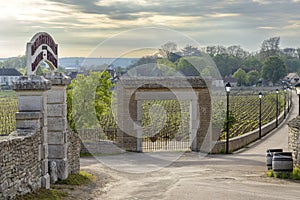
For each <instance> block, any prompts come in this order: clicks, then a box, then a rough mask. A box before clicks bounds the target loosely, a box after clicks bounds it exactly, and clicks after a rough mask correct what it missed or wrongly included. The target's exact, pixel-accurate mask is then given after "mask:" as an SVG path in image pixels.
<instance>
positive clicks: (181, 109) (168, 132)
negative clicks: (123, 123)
mask: <svg viewBox="0 0 300 200" xmlns="http://www.w3.org/2000/svg"><path fill="white" fill-rule="evenodd" d="M283 99H284V95H283V93H281V94H279V109H280V111H283V105H284V101H283ZM0 103H1V104H0V120H1V123H0V134H9V133H10V132H11V131H13V130H15V112H16V111H17V100H16V97H15V96H14V95H13V94H9V95H2V96H0ZM142 106H143V122H142V124H143V133H144V136H145V137H147V138H149V139H150V140H156V139H157V138H164V137H167V138H169V139H173V138H175V139H176V140H181V139H182V138H184V137H187V136H188V134H187V133H189V123H190V122H189V121H190V116H189V102H188V101H186V102H178V101H174V100H169V101H168V100H159V101H144V102H143V105H142ZM212 107H213V115H212V118H213V121H212V122H213V123H212V126H213V128H216V127H217V128H218V129H219V131H220V132H221V133H222V132H223V134H221V135H220V139H224V138H225V137H224V135H225V134H224V130H222V128H223V125H224V122H225V113H226V102H225V101H220V100H218V99H213V100H212ZM230 111H231V116H232V117H233V118H234V121H235V123H233V125H232V126H231V128H230V137H235V136H239V135H242V134H244V133H247V132H249V131H252V130H254V129H257V128H258V124H259V98H258V96H257V94H250V93H234V92H232V93H231V95H230ZM275 116H276V95H275V94H273V93H265V95H264V96H263V98H262V124H266V123H268V122H270V121H272V120H273V119H275ZM115 121H116V120H115V118H114V115H113V114H107V115H105V116H102V117H101V120H100V126H101V127H102V129H103V131H104V133H105V134H99V135H101V137H103V139H109V140H115V139H116V134H117V125H116V122H115ZM104 135H105V136H104Z"/></svg>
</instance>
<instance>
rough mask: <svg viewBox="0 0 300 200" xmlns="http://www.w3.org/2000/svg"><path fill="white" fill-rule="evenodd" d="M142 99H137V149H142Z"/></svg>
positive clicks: (139, 150) (140, 150)
mask: <svg viewBox="0 0 300 200" xmlns="http://www.w3.org/2000/svg"><path fill="white" fill-rule="evenodd" d="M142 104H143V101H137V127H136V130H137V137H136V139H137V141H136V142H137V151H138V152H142V151H143V127H142V124H143V123H142V121H143V108H142Z"/></svg>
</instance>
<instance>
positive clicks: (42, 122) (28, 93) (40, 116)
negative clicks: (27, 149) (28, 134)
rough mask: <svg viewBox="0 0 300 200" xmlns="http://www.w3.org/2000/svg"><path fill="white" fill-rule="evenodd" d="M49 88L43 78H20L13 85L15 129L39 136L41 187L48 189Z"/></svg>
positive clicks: (31, 76) (48, 82)
mask: <svg viewBox="0 0 300 200" xmlns="http://www.w3.org/2000/svg"><path fill="white" fill-rule="evenodd" d="M50 88H51V82H50V81H48V80H46V79H45V78H44V77H41V76H36V75H30V76H23V77H20V78H19V79H18V80H17V81H16V82H15V83H14V90H15V91H16V92H17V96H18V110H19V112H17V113H16V128H17V129H23V130H24V129H25V130H26V129H27V130H28V129H31V130H36V131H37V134H41V143H40V145H39V146H40V148H39V155H40V156H39V160H40V161H41V187H42V188H46V189H49V188H50V176H49V173H48V144H47V112H46V111H47V107H46V105H47V97H46V91H47V90H49V89H50Z"/></svg>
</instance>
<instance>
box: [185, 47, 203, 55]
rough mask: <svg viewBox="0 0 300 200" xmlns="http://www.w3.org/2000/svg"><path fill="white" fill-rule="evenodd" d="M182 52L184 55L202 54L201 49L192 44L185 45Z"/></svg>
mask: <svg viewBox="0 0 300 200" xmlns="http://www.w3.org/2000/svg"><path fill="white" fill-rule="evenodd" d="M180 52H181V55H182V56H201V51H200V50H199V49H198V48H197V47H193V46H192V45H187V46H185V47H184V48H183V49H181V51H180Z"/></svg>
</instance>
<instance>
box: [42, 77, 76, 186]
mask: <svg viewBox="0 0 300 200" xmlns="http://www.w3.org/2000/svg"><path fill="white" fill-rule="evenodd" d="M45 77H46V78H47V79H48V80H50V81H51V82H52V88H51V90H49V91H48V92H47V113H48V149H49V155H48V158H49V161H55V162H56V166H57V177H58V178H59V179H61V180H64V179H66V178H67V177H68V175H69V172H68V159H67V153H68V145H69V142H68V140H67V138H68V137H67V125H68V123H67V95H66V89H67V85H69V84H70V83H71V79H70V77H68V76H65V75H64V74H63V73H59V72H55V73H54V74H47V75H46V76H45Z"/></svg>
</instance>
